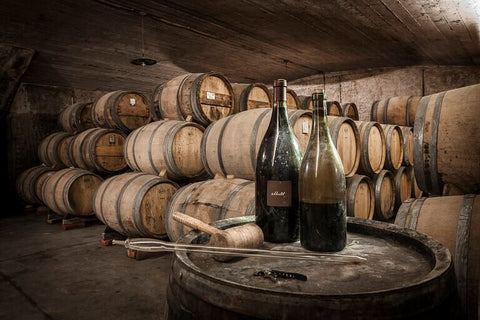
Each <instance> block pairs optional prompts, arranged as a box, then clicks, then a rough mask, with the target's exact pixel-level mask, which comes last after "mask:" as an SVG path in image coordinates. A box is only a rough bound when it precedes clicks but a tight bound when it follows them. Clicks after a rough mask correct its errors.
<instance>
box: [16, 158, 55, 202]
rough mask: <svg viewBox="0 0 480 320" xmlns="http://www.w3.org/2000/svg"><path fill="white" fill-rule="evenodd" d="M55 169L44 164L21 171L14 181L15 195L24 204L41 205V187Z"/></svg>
mask: <svg viewBox="0 0 480 320" xmlns="http://www.w3.org/2000/svg"><path fill="white" fill-rule="evenodd" d="M54 172H56V169H53V168H52V167H48V166H46V165H45V164H40V165H36V166H33V167H30V168H28V169H25V170H23V171H22V172H21V173H20V174H19V175H18V177H17V179H16V181H15V188H16V190H17V194H18V196H19V197H20V199H22V200H23V201H24V202H25V203H26V204H43V198H42V186H43V184H44V183H45V180H46V179H47V178H48V177H49V176H50V175H52V174H53V173H54Z"/></svg>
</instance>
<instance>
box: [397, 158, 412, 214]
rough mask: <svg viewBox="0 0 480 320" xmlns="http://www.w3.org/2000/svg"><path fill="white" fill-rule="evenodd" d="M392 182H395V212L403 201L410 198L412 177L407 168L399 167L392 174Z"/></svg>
mask: <svg viewBox="0 0 480 320" xmlns="http://www.w3.org/2000/svg"><path fill="white" fill-rule="evenodd" d="M393 181H394V182H395V209H394V210H397V209H398V208H399V207H400V205H401V204H402V203H403V201H405V200H408V199H410V198H411V196H412V176H411V172H410V171H408V170H407V167H404V166H401V167H400V168H398V170H396V171H394V172H393Z"/></svg>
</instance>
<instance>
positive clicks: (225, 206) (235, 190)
mask: <svg viewBox="0 0 480 320" xmlns="http://www.w3.org/2000/svg"><path fill="white" fill-rule="evenodd" d="M251 183H252V181H245V182H242V183H240V184H239V185H237V186H236V187H235V188H233V190H232V191H230V193H229V194H228V196H227V197H226V198H225V200H224V201H223V204H222V206H221V207H220V218H219V220H223V219H225V218H226V217H225V216H226V214H227V211H228V206H229V205H230V201H232V199H233V197H234V196H235V195H236V194H237V193H238V192H239V191H240V190H241V189H243V188H244V187H246V186H248V185H249V184H251Z"/></svg>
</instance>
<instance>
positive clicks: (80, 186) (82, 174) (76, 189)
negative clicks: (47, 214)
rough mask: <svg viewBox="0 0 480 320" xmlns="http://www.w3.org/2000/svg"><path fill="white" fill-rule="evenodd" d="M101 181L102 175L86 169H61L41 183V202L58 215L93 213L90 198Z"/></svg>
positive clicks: (85, 214)
mask: <svg viewBox="0 0 480 320" xmlns="http://www.w3.org/2000/svg"><path fill="white" fill-rule="evenodd" d="M102 181H103V178H102V177H100V176H98V175H97V174H95V173H92V172H90V171H88V170H84V169H79V168H66V169H61V170H59V171H56V172H55V173H54V174H52V175H51V176H49V177H48V179H47V180H46V181H45V183H44V184H43V187H42V198H43V202H44V204H45V205H46V206H47V207H48V208H50V209H51V210H52V211H54V212H56V213H58V214H60V215H67V214H69V215H73V216H91V215H94V213H93V208H92V199H93V195H94V194H95V191H96V190H97V188H98V186H99V185H100V184H101V183H102Z"/></svg>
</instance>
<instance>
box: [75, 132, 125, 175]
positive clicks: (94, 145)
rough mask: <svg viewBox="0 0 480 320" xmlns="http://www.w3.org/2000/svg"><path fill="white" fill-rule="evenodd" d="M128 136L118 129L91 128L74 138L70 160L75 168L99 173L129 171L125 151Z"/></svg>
mask: <svg viewBox="0 0 480 320" xmlns="http://www.w3.org/2000/svg"><path fill="white" fill-rule="evenodd" d="M126 139H127V135H126V134H125V133H124V132H122V131H119V130H117V129H107V128H99V127H95V128H91V129H87V130H85V131H83V132H81V133H79V134H77V135H75V137H74V138H73V140H72V142H71V143H70V148H69V154H70V160H71V161H72V163H73V164H74V167H77V168H81V169H87V170H90V171H95V172H98V173H118V172H121V171H123V170H125V169H127V162H126V161H125V157H124V153H123V149H124V145H125V140H126Z"/></svg>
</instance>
